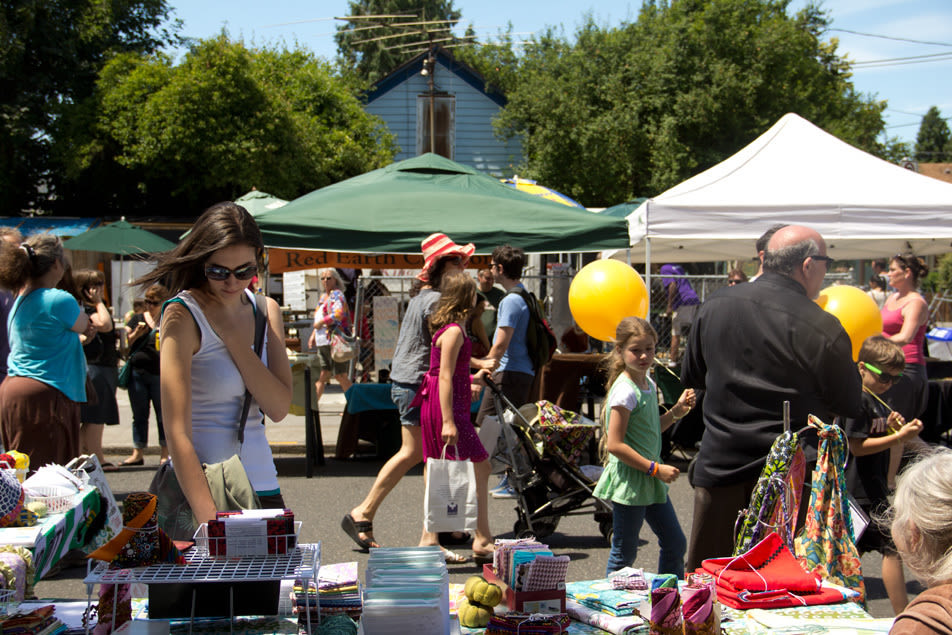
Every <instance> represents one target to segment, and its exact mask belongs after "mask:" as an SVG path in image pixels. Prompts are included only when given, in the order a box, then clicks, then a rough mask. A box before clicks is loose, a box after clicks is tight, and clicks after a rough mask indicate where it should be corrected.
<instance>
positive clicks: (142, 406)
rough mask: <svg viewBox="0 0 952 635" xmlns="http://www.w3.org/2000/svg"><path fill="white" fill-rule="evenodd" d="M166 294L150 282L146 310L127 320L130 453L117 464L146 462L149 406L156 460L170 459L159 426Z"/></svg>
mask: <svg viewBox="0 0 952 635" xmlns="http://www.w3.org/2000/svg"><path fill="white" fill-rule="evenodd" d="M168 297H169V292H168V289H166V288H165V287H164V286H162V285H161V284H153V285H152V286H150V287H149V289H148V290H147V291H146V292H145V311H143V312H142V313H136V314H135V315H133V316H132V318H130V320H129V321H128V322H127V323H126V329H127V330H128V331H129V362H128V363H129V365H130V366H131V367H132V374H131V376H130V377H129V386H128V389H129V406H130V407H131V408H132V454H131V455H130V456H129V457H128V458H127V459H126V460H124V461H122V462H121V463H120V464H119V465H120V466H125V467H129V466H134V465H143V464H145V449H146V448H147V447H149V406H150V405H151V406H152V409H153V410H154V411H155V427H156V430H157V431H158V436H159V462H160V463H165V462H166V461H168V460H169V448H168V446H167V445H166V442H165V428H164V427H163V426H162V396H161V394H160V390H161V387H160V386H161V380H160V374H159V348H158V340H159V338H158V332H159V318H160V317H161V315H162V303H163V302H165V301H166V300H167V299H168Z"/></svg>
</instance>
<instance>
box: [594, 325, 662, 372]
mask: <svg viewBox="0 0 952 635" xmlns="http://www.w3.org/2000/svg"><path fill="white" fill-rule="evenodd" d="M632 337H650V338H651V339H652V341H653V342H654V343H655V345H657V344H658V333H657V332H656V331H655V330H654V327H653V326H651V324H650V323H649V322H648V321H647V320H643V319H642V318H640V317H635V316H631V317H626V318H624V319H623V320H622V321H621V322H619V323H618V327H617V328H616V329H615V342H614V346H612V350H611V352H610V353H608V355H607V356H606V358H605V361H604V362H603V364H604V367H605V371H606V373H605V374H606V375H607V376H608V381H607V382H606V383H605V388H606V389H607V390H611V387H612V384H614V383H615V380H616V379H618V376H619V375H621V374H622V373H623V372H624V370H625V357H624V355H623V353H624V350H625V346H627V345H628V340H629V339H631V338H632Z"/></svg>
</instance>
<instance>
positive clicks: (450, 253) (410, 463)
mask: <svg viewBox="0 0 952 635" xmlns="http://www.w3.org/2000/svg"><path fill="white" fill-rule="evenodd" d="M421 247H422V251H423V269H422V270H421V271H420V273H419V275H418V276H417V277H418V278H419V279H420V280H421V281H422V282H423V287H422V288H421V289H420V293H419V294H418V295H417V296H416V297H414V298H413V299H412V300H410V303H409V304H408V305H407V310H406V313H405V314H404V316H403V323H402V324H401V325H400V335H399V336H398V338H397V347H396V350H395V351H394V354H393V362H392V363H391V366H390V381H391V388H390V397H391V398H392V399H393V403H394V404H395V405H396V406H397V410H398V411H399V413H400V423H401V424H402V433H401V434H402V437H403V444H402V445H401V447H400V449H399V450H398V451H397V453H396V454H394V455H393V456H392V457H390V460H388V461H387V462H386V463H385V464H384V466H383V467H382V468H381V469H380V472H379V473H378V474H377V478H376V480H375V481H374V484H373V486H372V487H371V488H370V492H368V493H367V496H366V497H365V498H364V500H363V501H362V502H361V503H360V504H359V505H357V506H356V507H354V508H353V509H352V510H351V511H350V513H349V514H347V515H346V516H344V519H343V520H342V521H341V528H342V529H343V530H344V531H345V532H346V533H347V535H348V536H350V537H351V538H352V539H353V540H354V542H355V543H357V545H358V546H359V547H360V548H361V549H365V550H366V549H370V548H371V547H379V546H380V544H379V543H377V541H376V540H375V539H374V535H373V520H374V516H376V513H377V509H379V507H380V505H381V503H383V501H384V499H385V498H386V497H387V494H389V493H390V490H392V489H393V488H394V487H395V486H396V484H397V483H399V482H400V479H401V478H403V475H404V474H406V473H407V472H408V471H409V470H410V468H412V467H414V466H416V465H418V464H419V463H421V462H422V461H423V443H422V441H421V432H420V409H419V408H414V407H410V403H411V402H412V401H413V398H414V397H415V396H416V393H417V390H418V389H419V388H420V384H421V383H422V381H423V375H424V374H426V371H427V369H428V368H429V363H430V332H429V326H428V318H429V315H430V313H431V312H432V311H433V308H434V307H435V306H436V303H437V301H438V300H439V299H440V293H439V288H440V283H441V282H442V280H443V276H445V275H447V274H450V273H459V272H462V271H463V270H464V269H465V268H466V264H467V263H468V262H469V259H470V258H471V257H472V255H473V252H475V251H476V247H474V246H473V244H472V243H470V244H468V245H457V244H456V243H454V242H453V241H452V240H450V238H449V237H448V236H446V234H442V233H436V234H431V235H430V236H428V237H427V238H426V239H424V241H423V242H422V243H421ZM474 363H476V362H474ZM478 365H479V366H480V367H485V368H488V369H490V370H492V366H493V362H491V361H482V360H479V362H478ZM427 538H428V537H427V536H426V535H424V539H423V540H421V544H423V543H425V542H428V541H427ZM429 538H432V540H431V541H429V544H436V541H437V537H436V535H435V534H434V535H432V536H430V537H429ZM444 555H445V557H446V560H447V562H449V563H461V562H465V561H466V560H467V558H466V557H464V556H460V555H459V554H456V553H454V552H452V551H450V550H448V549H444Z"/></svg>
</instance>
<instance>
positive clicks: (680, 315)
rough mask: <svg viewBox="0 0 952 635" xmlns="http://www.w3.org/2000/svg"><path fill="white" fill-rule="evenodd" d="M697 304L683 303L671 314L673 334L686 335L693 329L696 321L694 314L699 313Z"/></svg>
mask: <svg viewBox="0 0 952 635" xmlns="http://www.w3.org/2000/svg"><path fill="white" fill-rule="evenodd" d="M698 306H700V305H697V304H682V305H681V306H679V307H678V310H677V311H675V312H674V313H673V314H672V315H671V335H685V334H687V332H688V331H689V330H690V329H691V324H693V323H694V316H695V315H697V308H698Z"/></svg>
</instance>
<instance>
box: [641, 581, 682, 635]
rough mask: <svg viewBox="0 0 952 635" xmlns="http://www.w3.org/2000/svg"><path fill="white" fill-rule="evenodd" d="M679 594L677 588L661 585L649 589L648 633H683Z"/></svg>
mask: <svg viewBox="0 0 952 635" xmlns="http://www.w3.org/2000/svg"><path fill="white" fill-rule="evenodd" d="M682 622H683V618H682V616H681V596H680V595H679V594H678V590H677V588H674V589H672V588H670V587H662V588H660V589H652V591H651V618H650V620H649V621H648V632H649V633H650V635H680V634H681V633H683V630H684V629H683V627H682Z"/></svg>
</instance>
